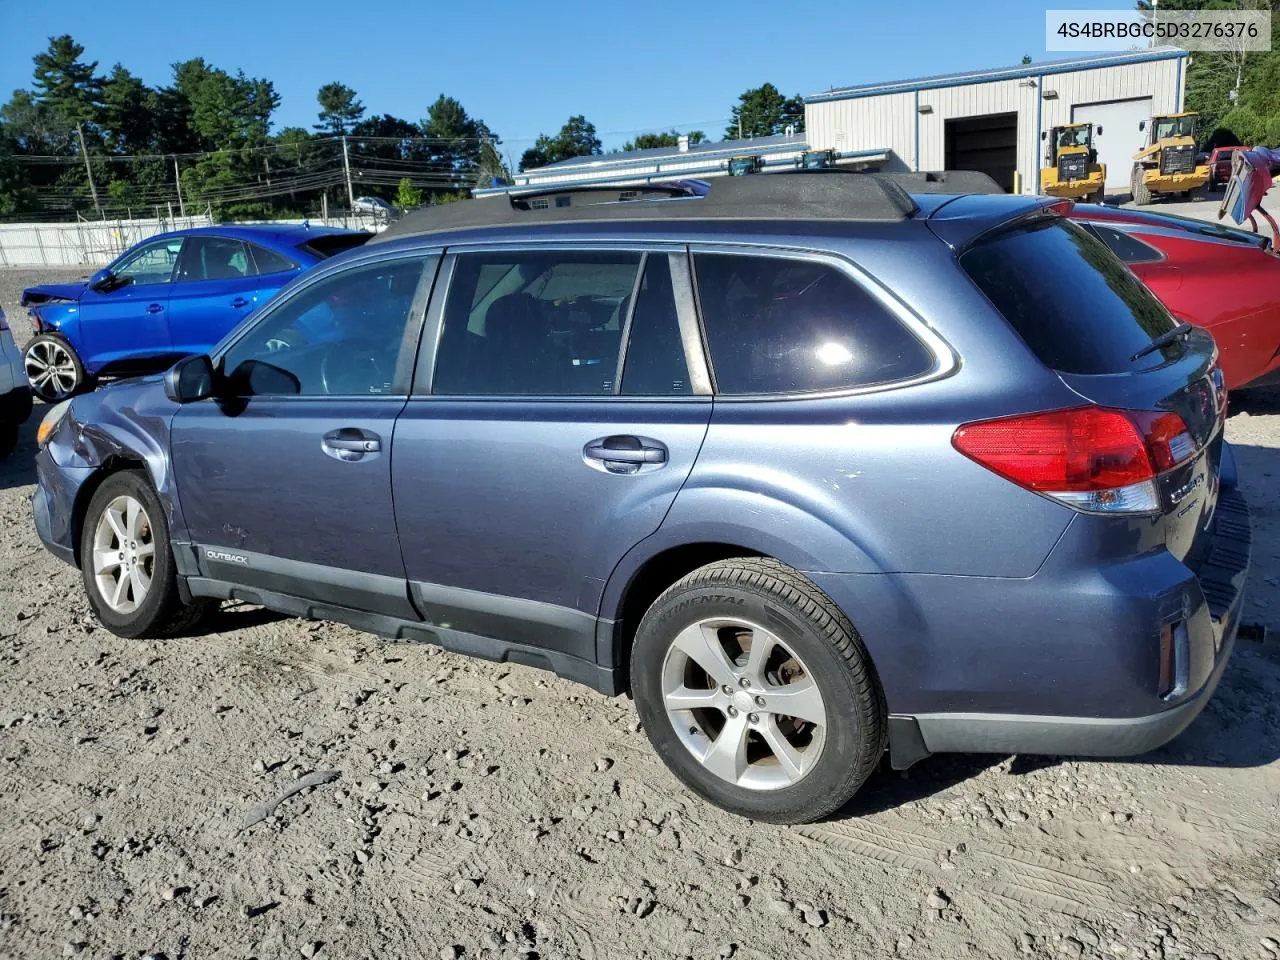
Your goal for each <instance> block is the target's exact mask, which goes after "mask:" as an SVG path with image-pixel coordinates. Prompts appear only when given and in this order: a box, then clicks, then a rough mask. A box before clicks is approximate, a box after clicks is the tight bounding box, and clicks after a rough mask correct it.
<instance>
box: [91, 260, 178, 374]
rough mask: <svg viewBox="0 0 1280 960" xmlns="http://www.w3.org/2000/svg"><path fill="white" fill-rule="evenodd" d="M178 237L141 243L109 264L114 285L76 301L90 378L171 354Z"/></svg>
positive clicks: (94, 291)
mask: <svg viewBox="0 0 1280 960" xmlns="http://www.w3.org/2000/svg"><path fill="white" fill-rule="evenodd" d="M182 242H183V241H182V237H162V238H160V239H158V240H152V241H150V242H148V243H143V244H140V245H139V246H137V247H134V248H133V250H131V251H129V253H127V254H125V256H123V257H121V258H120V260H118V261H117V262H116V263H114V264H112V265H111V272H112V274H113V276H114V277H115V281H114V284H113V285H112V286H111V287H109V288H107V289H105V290H89V289H86V290H85V292H84V295H83V296H82V297H81V298H80V346H81V356H80V359H81V360H82V361H83V362H84V364H85V366H86V367H87V368H88V369H89V370H90V372H92V373H102V372H107V373H111V372H113V371H114V370H115V369H117V368H119V367H123V368H124V369H126V370H127V369H128V368H129V367H130V365H137V362H138V360H139V359H140V358H147V357H161V356H165V355H167V354H168V353H169V352H170V349H171V348H170V345H169V321H168V317H167V313H168V309H169V290H170V288H171V286H172V280H173V273H174V267H175V266H176V265H177V263H178V257H179V254H180V252H181V250H182Z"/></svg>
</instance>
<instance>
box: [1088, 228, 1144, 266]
mask: <svg viewBox="0 0 1280 960" xmlns="http://www.w3.org/2000/svg"><path fill="white" fill-rule="evenodd" d="M1081 226H1082V227H1084V228H1085V229H1086V230H1088V231H1089V232H1090V233H1092V234H1093V235H1094V236H1095V237H1097V238H1098V239H1099V240H1101V241H1102V242H1103V243H1105V244H1106V245H1107V246H1108V247H1110V248H1111V252H1112V253H1114V254H1115V255H1116V256H1117V257H1119V258H1120V259H1121V260H1123V261H1124V262H1125V263H1152V262H1154V261H1156V260H1160V259H1162V257H1161V255H1160V251H1159V250H1157V249H1155V248H1154V247H1150V246H1147V244H1145V243H1143V242H1142V241H1141V240H1139V239H1138V238H1137V237H1131V236H1130V235H1129V234H1127V233H1123V232H1122V231H1120V230H1113V229H1112V228H1111V227H1104V226H1102V225H1101V224H1098V223H1082V224H1081Z"/></svg>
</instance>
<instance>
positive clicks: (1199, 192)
mask: <svg viewBox="0 0 1280 960" xmlns="http://www.w3.org/2000/svg"><path fill="white" fill-rule="evenodd" d="M1208 195H1209V187H1208V186H1207V185H1206V186H1203V187H1195V188H1193V189H1192V190H1191V192H1190V193H1189V194H1188V197H1190V199H1192V200H1204V199H1205V198H1206V197H1208Z"/></svg>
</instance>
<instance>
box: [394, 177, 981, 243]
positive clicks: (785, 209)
mask: <svg viewBox="0 0 1280 960" xmlns="http://www.w3.org/2000/svg"><path fill="white" fill-rule="evenodd" d="M953 192H955V191H954V188H953ZM960 192H965V191H964V190H963V189H961V190H960ZM641 198H643V199H641ZM916 209H917V208H916V203H915V201H914V200H912V199H911V195H910V194H909V193H908V192H907V189H904V186H903V184H901V183H899V182H898V180H897V179H896V178H895V176H894V175H887V176H886V175H880V174H866V173H856V174H855V173H848V172H844V171H806V172H802V171H794V172H787V173H768V174H753V175H750V176H745V177H719V178H717V179H715V180H713V181H703V180H685V181H677V182H673V183H669V184H642V185H639V186H630V187H627V186H623V187H619V186H613V187H601V188H581V187H578V188H573V189H564V190H559V191H557V190H555V189H554V188H548V189H547V190H545V191H539V192H537V193H521V194H504V195H499V196H491V197H482V198H478V199H475V200H463V201H460V202H458V203H450V204H444V205H441V206H432V207H423V208H422V209H419V210H415V211H414V212H413V213H410V214H408V215H406V216H405V217H404V218H402V219H401V220H399V221H398V222H396V223H393V224H392V225H391V226H390V227H388V228H387V229H386V230H384V231H383V232H382V233H381V234H379V235H378V236H377V237H376V238H375V239H374V240H372V241H371V242H372V243H382V242H385V241H387V240H394V239H398V238H401V237H408V236H415V235H419V234H426V233H438V232H443V231H448V230H463V229H467V228H470V227H498V226H521V225H525V224H528V225H534V224H552V223H570V222H592V221H595V222H609V223H613V222H619V221H635V220H881V221H896V220H906V219H908V218H909V217H911V216H912V215H913V214H914V213H915V212H916Z"/></svg>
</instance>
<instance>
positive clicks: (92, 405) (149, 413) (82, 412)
mask: <svg viewBox="0 0 1280 960" xmlns="http://www.w3.org/2000/svg"><path fill="white" fill-rule="evenodd" d="M177 409H178V405H177V404H175V403H173V402H172V401H171V400H169V399H168V397H166V396H165V395H164V389H163V387H162V385H161V382H160V378H158V377H149V378H146V379H144V380H134V381H124V382H121V383H118V384H115V385H112V386H110V387H107V388H104V389H101V390H97V391H95V392H93V393H90V394H85V395H83V396H80V397H77V398H76V399H75V400H73V401H72V405H71V409H70V411H69V412H68V415H67V417H66V419H65V420H63V422H62V424H61V426H60V427H59V428H58V430H57V431H56V432H55V434H54V436H53V437H52V438H51V440H50V442H49V446H48V451H49V455H50V456H51V457H52V458H53V461H54V463H56V464H57V465H58V466H60V467H65V468H67V469H84V468H90V469H92V470H93V476H95V477H98V476H99V475H100V474H105V473H109V472H112V471H113V470H115V469H119V468H120V467H121V466H123V465H127V464H130V463H137V464H140V465H141V466H142V468H143V470H144V471H145V472H146V474H147V476H148V478H149V479H150V480H151V484H152V486H153V487H154V488H155V490H156V493H157V494H158V495H159V497H160V501H161V503H163V504H164V507H165V512H166V515H167V517H168V521H169V533H170V536H171V537H173V538H174V539H182V538H184V537H185V536H186V522H185V520H184V519H183V517H182V513H181V510H180V508H179V505H178V498H177V495H176V491H175V490H174V488H173V472H172V470H171V469H170V467H169V427H170V424H171V422H172V420H173V415H174V413H176V412H177ZM96 486H97V484H96V483H91V482H90V483H85V484H83V485H82V486H81V488H80V492H79V494H78V495H77V506H76V510H77V513H79V512H80V511H82V510H83V508H84V504H85V503H86V502H87V498H88V497H89V496H92V491H93V489H94V488H95V487H96Z"/></svg>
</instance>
